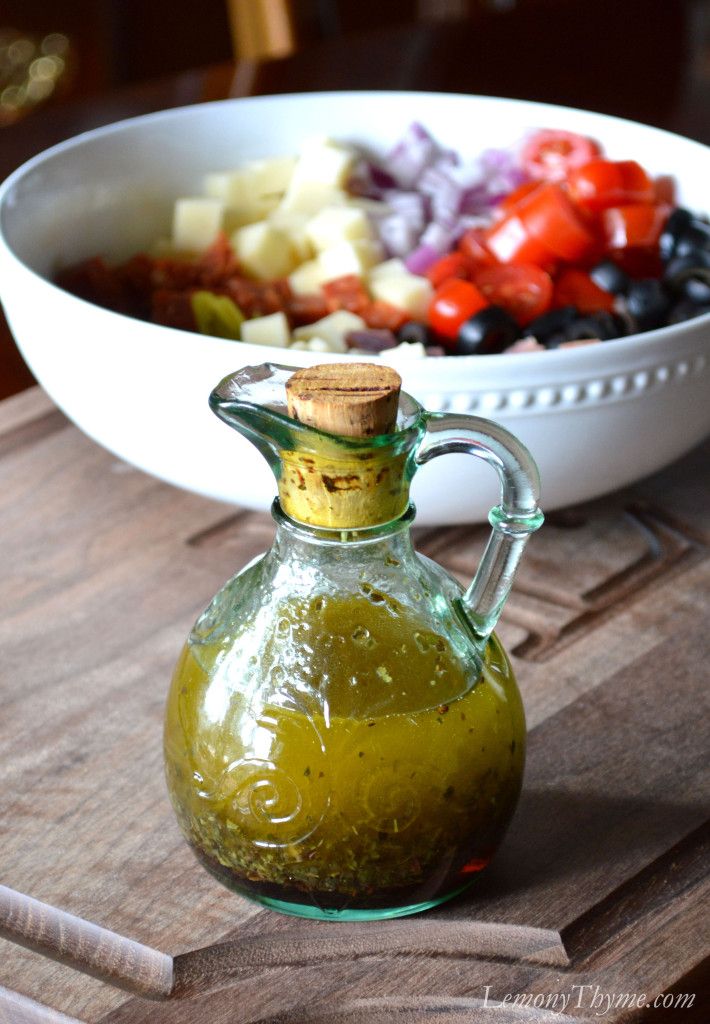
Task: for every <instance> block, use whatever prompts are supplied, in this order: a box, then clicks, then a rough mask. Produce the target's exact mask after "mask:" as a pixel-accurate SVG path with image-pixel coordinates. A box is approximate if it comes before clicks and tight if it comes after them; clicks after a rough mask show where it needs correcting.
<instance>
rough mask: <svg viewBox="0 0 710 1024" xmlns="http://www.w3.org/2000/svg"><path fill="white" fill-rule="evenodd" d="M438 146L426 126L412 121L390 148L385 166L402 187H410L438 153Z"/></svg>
mask: <svg viewBox="0 0 710 1024" xmlns="http://www.w3.org/2000/svg"><path fill="white" fill-rule="evenodd" d="M439 152H440V150H439V146H438V145H437V143H436V141H435V140H434V138H433V137H432V136H431V135H430V134H429V132H428V131H427V130H426V128H424V127H423V125H421V124H419V123H418V122H416V121H415V122H414V123H413V124H411V125H410V126H409V128H408V129H407V132H406V134H405V135H404V137H403V138H402V139H401V140H400V142H398V143H397V145H396V146H395V147H394V149H392V150H390V152H389V153H388V154H387V157H386V159H385V166H386V168H387V170H388V171H389V173H390V174H392V175H393V176H394V178H395V180H396V181H397V182H398V184H400V185H401V186H403V187H404V188H411V187H412V185H413V184H414V183H415V181H416V180H417V178H418V177H419V175H420V174H421V173H422V171H423V170H424V168H425V167H428V165H429V164H430V163H431V162H432V161H433V160H434V159H435V158H436V157H437V156H438V155H439Z"/></svg>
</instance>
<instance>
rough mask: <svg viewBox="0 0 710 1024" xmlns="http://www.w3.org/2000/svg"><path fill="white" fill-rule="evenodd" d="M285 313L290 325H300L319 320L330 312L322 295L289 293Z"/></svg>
mask: <svg viewBox="0 0 710 1024" xmlns="http://www.w3.org/2000/svg"><path fill="white" fill-rule="evenodd" d="M285 312H286V315H287V317H288V319H289V323H290V324H291V326H292V327H301V326H303V325H304V324H312V323H313V322H314V321H316V320H321V319H322V318H323V317H324V316H327V315H328V313H330V312H332V311H331V309H330V308H329V306H328V304H327V303H326V301H325V296H324V295H320V294H319V295H291V296H290V297H289V298H288V299H287V300H286V308H285Z"/></svg>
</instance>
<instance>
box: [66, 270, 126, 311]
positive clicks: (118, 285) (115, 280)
mask: <svg viewBox="0 0 710 1024" xmlns="http://www.w3.org/2000/svg"><path fill="white" fill-rule="evenodd" d="M55 280H56V282H57V284H58V285H59V287H60V288H66V290H67V291H68V292H71V293H72V295H76V296H77V297H78V298H80V299H85V300H86V301H87V302H96V303H97V304H98V305H99V306H104V307H105V308H106V309H113V310H115V311H116V312H117V313H126V312H128V310H127V300H126V293H125V289H124V287H123V284H122V282H121V280H120V278H119V276H117V274H116V272H115V271H114V270H113V269H112V268H111V267H109V265H108V264H107V263H106V261H105V260H104V259H103V258H102V257H101V256H94V257H92V258H91V259H88V260H84V261H83V262H81V263H77V264H75V265H74V266H72V267H66V268H65V269H64V270H60V271H59V272H58V273H57V275H56V277H55Z"/></svg>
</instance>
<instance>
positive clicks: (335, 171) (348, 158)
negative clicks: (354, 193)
mask: <svg viewBox="0 0 710 1024" xmlns="http://www.w3.org/2000/svg"><path fill="white" fill-rule="evenodd" d="M354 160H355V153H354V152H353V150H351V149H348V148H347V147H346V146H341V145H340V144H339V143H337V142H334V141H333V140H332V139H323V138H319V139H307V140H306V141H305V142H304V144H303V146H302V147H301V152H300V155H299V157H298V160H297V161H296V165H295V167H294V169H293V174H292V175H291V181H290V183H289V187H292V186H294V185H296V186H298V185H300V184H301V183H302V182H313V183H316V182H317V183H318V184H320V185H329V186H330V187H331V188H343V187H344V186H345V184H346V182H347V180H348V177H349V175H350V171H351V169H352V166H353V163H354Z"/></svg>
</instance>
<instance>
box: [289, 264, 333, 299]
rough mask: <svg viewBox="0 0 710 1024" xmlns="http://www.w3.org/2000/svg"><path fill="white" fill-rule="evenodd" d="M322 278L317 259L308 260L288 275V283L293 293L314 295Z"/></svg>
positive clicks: (318, 289) (321, 282)
mask: <svg viewBox="0 0 710 1024" xmlns="http://www.w3.org/2000/svg"><path fill="white" fill-rule="evenodd" d="M324 280H325V278H324V277H323V271H322V269H321V265H320V263H319V262H318V260H308V261H307V262H306V263H302V264H301V265H300V267H296V269H295V270H294V271H293V272H292V273H291V274H289V275H288V283H289V285H290V286H291V291H292V292H293V293H294V295H315V294H316V293H317V292H319V291H320V286H321V285H322V284H323V281H324Z"/></svg>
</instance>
